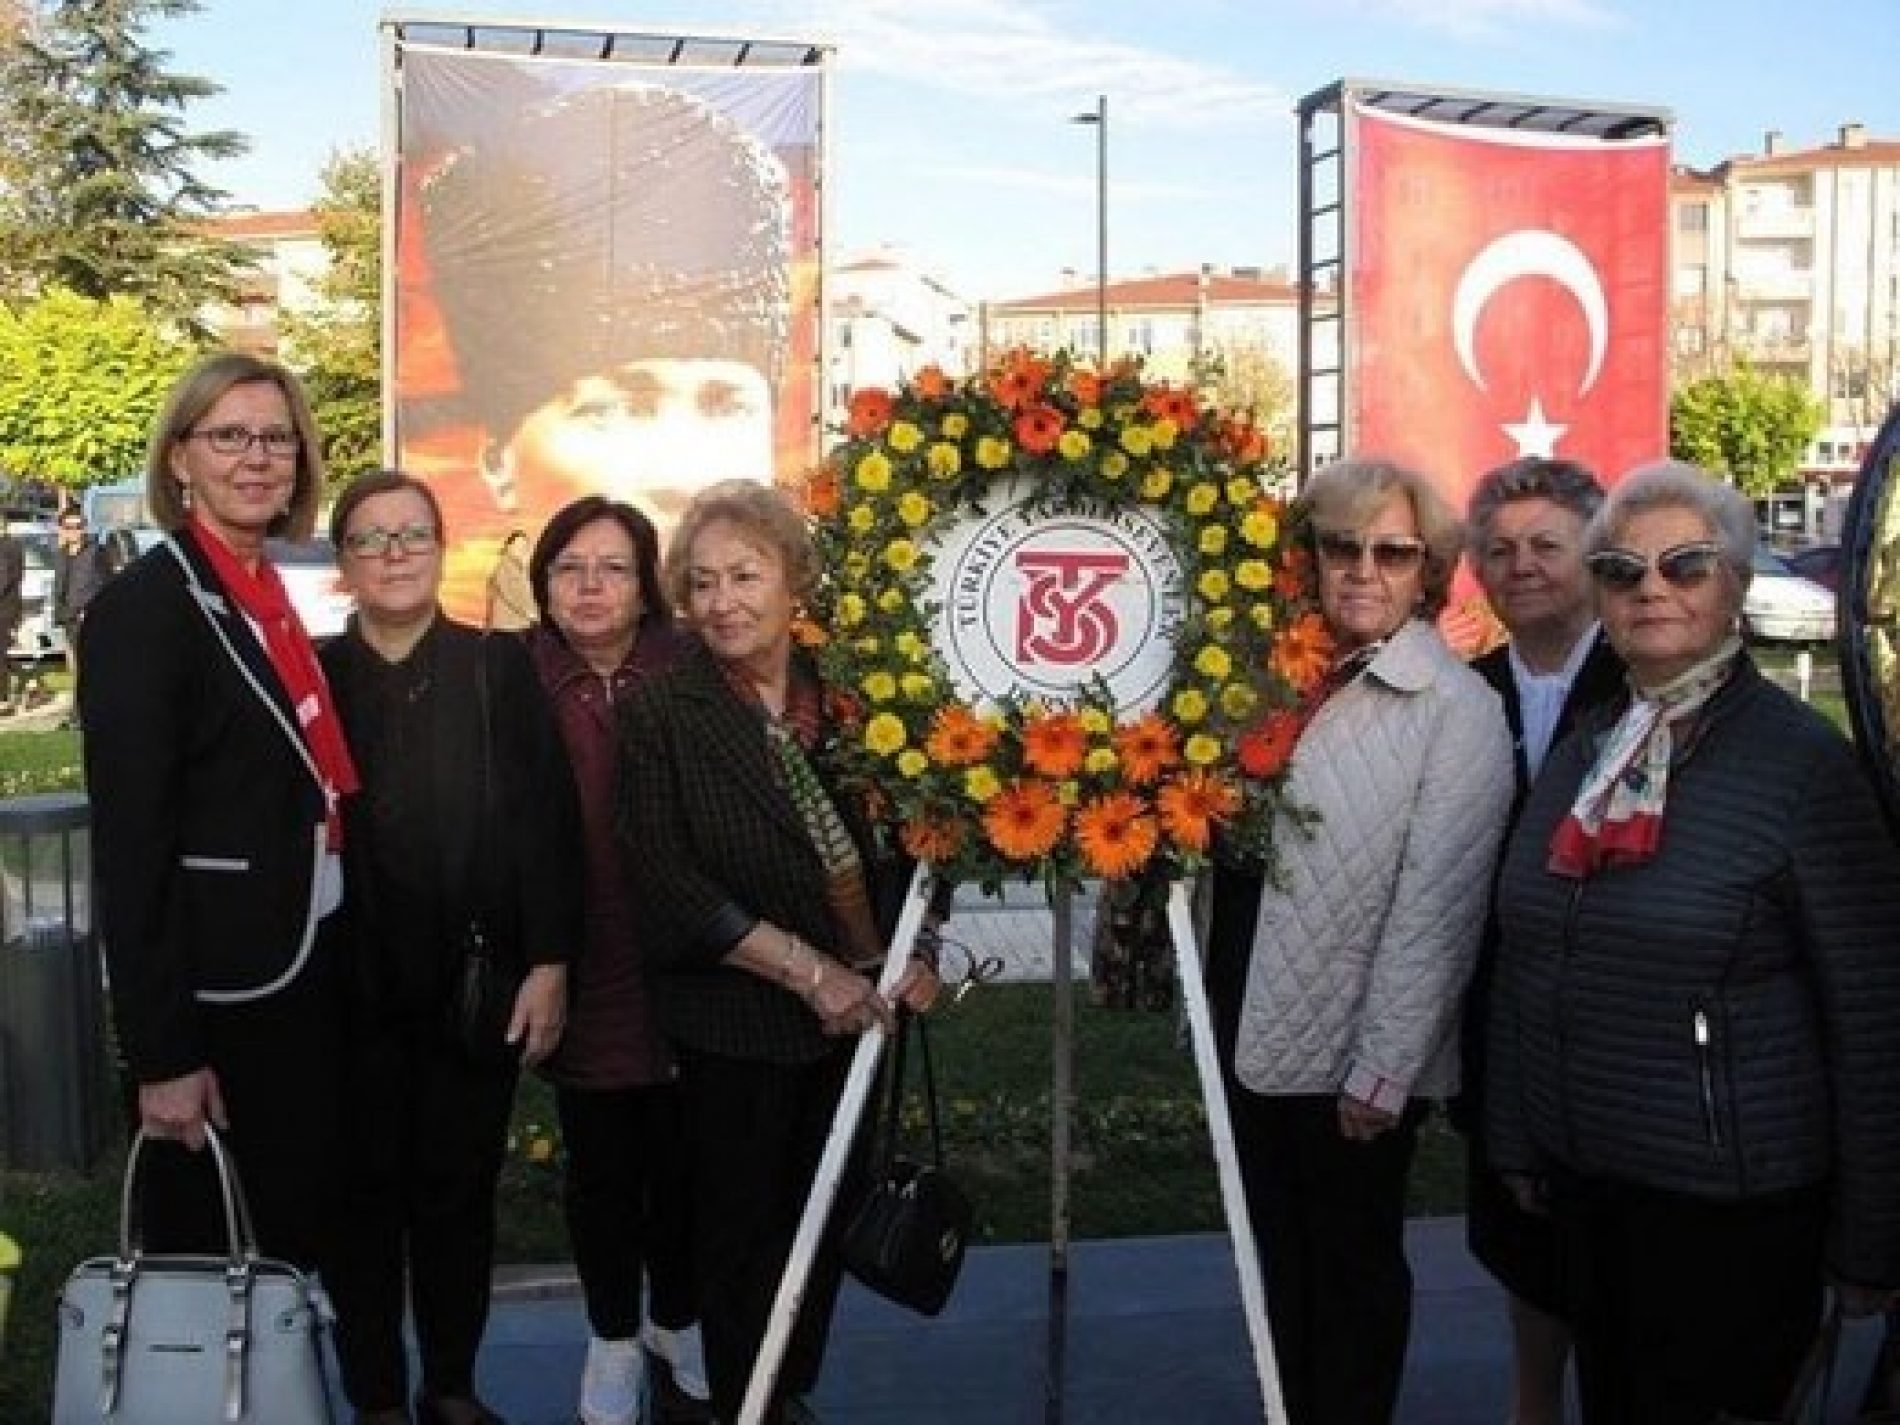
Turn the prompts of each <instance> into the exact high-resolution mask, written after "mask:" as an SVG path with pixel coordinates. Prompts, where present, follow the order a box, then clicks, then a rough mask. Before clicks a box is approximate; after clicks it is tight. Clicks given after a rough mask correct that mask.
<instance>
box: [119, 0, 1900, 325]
mask: <svg viewBox="0 0 1900 1425" xmlns="http://www.w3.org/2000/svg"><path fill="white" fill-rule="evenodd" d="M383 10H384V7H382V6H379V5H377V4H374V3H369V0H305V3H298V4H275V3H272V4H266V3H262V0H209V3H207V4H206V5H205V7H204V9H203V10H202V11H201V12H200V13H199V14H197V15H194V16H190V17H187V18H184V19H181V20H175V21H170V22H167V23H166V24H164V25H163V26H161V27H159V28H158V29H157V30H156V31H155V32H154V37H155V39H156V42H157V43H159V44H160V45H162V46H164V47H166V48H169V49H170V50H171V51H172V52H173V54H174V57H175V61H176V63H177V64H178V66H179V67H180V68H182V69H184V70H187V71H188V72H192V73H197V74H201V75H204V76H205V77H207V78H210V79H213V80H215V81H216V82H218V83H220V84H222V85H224V86H225V93H224V94H223V95H221V96H220V97H219V98H217V99H216V100H213V101H209V102H207V103H205V104H203V105H201V106H200V107H199V109H198V110H197V111H196V113H195V115H194V119H195V122H196V123H197V124H198V125H199V126H201V127H210V126H227V127H231V128H236V129H239V130H242V131H243V132H245V133H247V134H249V135H250V136H251V138H252V141H253V148H252V151H251V153H250V155H249V156H248V157H246V158H244V159H241V160H237V161H235V162H232V163H229V164H225V165H222V166H220V167H219V168H217V169H216V170H214V171H213V172H212V173H211V175H210V176H211V177H213V178H214V179H215V180H216V181H218V182H219V183H221V184H222V185H223V186H224V187H226V188H227V189H229V190H230V192H231V194H232V197H233V199H234V200H235V201H237V202H239V203H243V204H249V205H255V206H257V207H260V208H266V209H269V208H287V207H296V206H300V205H302V204H304V203H306V202H308V201H309V200H310V198H312V197H313V196H315V194H316V192H317V189H318V184H317V173H318V170H319V169H320V168H321V166H322V164H323V162H324V160H325V158H326V157H327V156H328V155H329V154H330V153H331V152H333V151H334V150H336V149H338V148H340V147H356V146H364V147H368V146H374V145H375V144H376V143H377V142H378V137H379V131H380V112H381V91H380V70H379V62H378V38H377V21H378V19H379V17H380V16H381V14H382V13H383ZM427 12H429V13H453V14H456V15H470V16H487V17H491V18H495V17H500V18H510V19H522V18H530V19H539V20H548V21H552V20H560V21H564V22H565V21H592V22H595V23H601V24H605V25H608V26H610V27H620V28H627V27H633V28H640V29H655V30H665V31H675V30H686V31H690V32H698V33H706V32H721V33H726V32H738V33H744V34H752V35H758V36H761V37H784V38H791V39H799V40H823V41H831V42H833V43H835V44H836V45H837V67H836V71H835V82H834V85H833V108H832V114H831V124H832V174H831V181H832V185H833V186H832V198H833V205H832V221H833V230H832V232H831V234H830V235H829V237H828V244H829V246H830V247H831V248H832V250H833V252H834V253H843V254H856V253H858V252H861V251H864V250H866V249H870V248H874V247H876V246H879V245H883V244H889V245H893V246H896V247H898V248H901V249H903V250H904V251H906V252H908V253H910V254H911V255H912V256H914V257H915V258H916V259H917V260H919V261H920V262H922V263H923V264H924V265H925V266H927V267H929V268H930V269H932V270H934V271H936V272H937V273H939V274H940V275H941V276H942V277H943V278H944V279H945V280H947V281H948V282H950V283H951V285H952V286H954V287H955V288H957V289H958V290H959V291H962V292H964V293H965V294H966V295H968V296H971V297H998V296H1015V295H1026V294H1029V293H1034V292H1038V291H1046V290H1050V289H1053V288H1055V287H1057V286H1059V285H1060V282H1061V272H1062V269H1064V268H1075V269H1077V270H1078V271H1080V272H1082V273H1085V274H1091V275H1092V274H1093V272H1094V267H1095V181H1096V180H1095V141H1094V131H1093V130H1092V129H1088V128H1081V127H1075V126H1072V125H1070V124H1068V123H1067V122H1065V121H1066V120H1067V119H1068V117H1069V116H1070V115H1072V114H1074V113H1077V112H1079V111H1082V110H1087V109H1092V108H1093V106H1094V103H1095V96H1096V95H1097V94H1098V93H1104V92H1105V93H1107V95H1108V96H1109V106H1110V131H1109V173H1110V182H1109V201H1110V258H1109V265H1110V269H1111V273H1112V274H1113V275H1114V276H1117V277H1120V276H1129V275H1135V274H1137V273H1140V272H1142V271H1143V270H1146V269H1151V268H1152V269H1159V270H1162V271H1171V270H1182V269H1189V268H1194V267H1198V266H1199V265H1200V264H1201V263H1202V262H1212V263H1215V264H1217V265H1220V266H1230V265H1236V264H1262V265H1268V266H1271V265H1273V264H1276V263H1290V262H1291V260H1292V258H1293V255H1294V243H1295V228H1294V221H1293V213H1294V202H1295V194H1296V188H1295V155H1296V137H1297V135H1296V124H1295V119H1294V115H1293V110H1294V106H1295V104H1296V102H1297V100H1298V99H1299V97H1300V96H1301V95H1303V94H1305V93H1307V92H1309V91H1311V90H1314V89H1318V88H1321V87H1323V86H1324V85H1326V84H1329V83H1331V82H1332V81H1334V80H1336V79H1339V78H1342V77H1346V76H1353V77H1375V78H1380V79H1397V80H1404V81H1409V82H1413V83H1418V84H1421V85H1426V86H1429V85H1433V84H1438V85H1448V86H1453V87H1458V88H1474V89H1495V90H1504V91H1509V92H1514V93H1526V94H1547V95H1556V96H1561V97H1568V98H1583V99H1590V100H1596V101H1600V102H1620V103H1627V104H1637V105H1655V106H1659V107H1664V108H1668V109H1671V110H1673V111H1674V113H1675V116H1676V136H1675V151H1676V156H1677V158H1678V160H1679V161H1684V162H1689V163H1694V164H1696V165H1698V166H1708V165H1710V164H1713V163H1715V162H1717V161H1719V160H1720V159H1722V158H1724V157H1727V156H1731V155H1734V154H1739V153H1747V152H1751V151H1759V147H1760V144H1761V141H1762V134H1763V132H1764V131H1765V130H1768V129H1779V130H1781V131H1783V132H1784V133H1785V134H1786V136H1787V138H1788V141H1789V143H1790V144H1791V145H1792V146H1795V147H1810V146H1817V145H1820V144H1822V143H1825V142H1828V141H1831V140H1832V139H1833V138H1834V136H1835V134H1836V131H1837V129H1838V127H1839V125H1840V124H1842V123H1843V122H1849V121H1858V122H1861V123H1864V124H1866V125H1867V126H1868V129H1869V131H1870V133H1871V134H1873V135H1874V136H1878V137H1886V138H1896V139H1900V83H1896V82H1895V77H1894V63H1895V57H1896V56H1897V55H1900V0H1809V3H1807V4H1805V5H1790V4H1788V3H1786V0H1147V3H1144V4H1131V3H1123V0H776V3H775V2H774V0H700V3H695V4H680V3H667V0H646V2H645V3H641V4H638V5H636V4H632V3H626V4H609V3H602V0H556V3H554V4H552V5H551V6H550V7H548V8H547V9H545V10H542V11H539V12H537V11H536V9H535V7H534V6H533V5H532V4H531V3H529V0H467V3H464V4H461V5H456V6H453V8H452V10H451V7H449V6H446V5H443V6H430V7H428V9H427ZM396 13H402V14H416V13H419V10H418V9H402V10H399V11H397V12H396Z"/></svg>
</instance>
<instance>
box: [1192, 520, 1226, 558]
mask: <svg viewBox="0 0 1900 1425" xmlns="http://www.w3.org/2000/svg"><path fill="white" fill-rule="evenodd" d="M1199 543H1200V546H1201V553H1203V554H1209V555H1212V554H1225V553H1226V552H1227V530H1226V527H1225V526H1223V525H1217V524H1211V525H1209V526H1208V527H1207V528H1206V529H1204V530H1202V531H1201V538H1200V541H1199Z"/></svg>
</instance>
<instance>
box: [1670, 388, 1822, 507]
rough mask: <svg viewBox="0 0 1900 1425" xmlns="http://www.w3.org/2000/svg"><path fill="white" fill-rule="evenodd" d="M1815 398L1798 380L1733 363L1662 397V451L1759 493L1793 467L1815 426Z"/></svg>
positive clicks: (1817, 423) (1791, 472)
mask: <svg viewBox="0 0 1900 1425" xmlns="http://www.w3.org/2000/svg"><path fill="white" fill-rule="evenodd" d="M1822 421H1823V412H1822V408H1821V403H1820V402H1819V401H1817V400H1816V399H1815V398H1814V396H1813V395H1812V394H1811V393H1810V392H1809V391H1808V388H1807V387H1806V386H1803V385H1801V384H1799V383H1798V382H1795V381H1789V380H1786V379H1783V378H1781V377H1775V376H1765V375H1763V374H1762V373H1761V372H1760V371H1757V370H1756V369H1755V368H1753V367H1751V366H1748V365H1746V364H1745V363H1742V362H1736V363H1734V364H1733V365H1731V366H1730V367H1729V368H1728V370H1726V371H1724V372H1722V373H1721V374H1720V375H1716V376H1705V377H1703V378H1701V379H1700V380H1696V381H1691V382H1689V383H1688V384H1687V385H1685V386H1683V387H1681V388H1680V389H1679V390H1677V392H1676V393H1675V395H1674V397H1672V398H1671V400H1670V403H1669V449H1670V453H1671V454H1673V455H1675V456H1676V457H1677V458H1678V459H1680V460H1689V461H1693V462H1694V463H1695V464H1697V465H1700V466H1702V467H1703V468H1704V469H1705V470H1713V471H1715V472H1716V473H1717V474H1721V475H1727V476H1728V477H1729V478H1730V479H1731V480H1733V481H1734V482H1735V485H1736V487H1737V488H1738V489H1740V490H1741V491H1742V493H1744V494H1747V495H1766V494H1770V493H1772V492H1773V491H1774V490H1775V489H1776V488H1777V487H1778V486H1779V485H1781V484H1782V483H1783V482H1784V481H1786V480H1788V479H1789V478H1790V477H1792V476H1793V475H1794V474H1795V472H1796V471H1797V470H1798V469H1799V468H1800V466H1801V457H1802V455H1803V454H1804V453H1805V452H1806V450H1807V448H1808V443H1809V442H1810V441H1812V440H1813V439H1814V437H1815V435H1816V434H1817V433H1818V432H1819V431H1820V429H1821V425H1822Z"/></svg>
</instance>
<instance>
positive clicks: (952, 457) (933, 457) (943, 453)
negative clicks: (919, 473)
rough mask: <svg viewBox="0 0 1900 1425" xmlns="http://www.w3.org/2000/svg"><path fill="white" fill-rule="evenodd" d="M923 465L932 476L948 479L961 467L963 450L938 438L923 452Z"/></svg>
mask: <svg viewBox="0 0 1900 1425" xmlns="http://www.w3.org/2000/svg"><path fill="white" fill-rule="evenodd" d="M924 467H925V468H926V469H928V470H929V471H930V473H931V475H932V476H933V477H934V478H936V479H938V480H948V479H949V478H950V477H951V476H952V475H955V474H956V473H957V472H958V471H959V470H961V469H962V468H963V452H962V451H960V450H958V449H957V448H956V447H955V446H954V445H951V444H949V443H948V442H946V441H941V440H940V441H938V442H937V443H936V444H935V445H933V446H931V447H930V449H929V450H927V451H925V452H924Z"/></svg>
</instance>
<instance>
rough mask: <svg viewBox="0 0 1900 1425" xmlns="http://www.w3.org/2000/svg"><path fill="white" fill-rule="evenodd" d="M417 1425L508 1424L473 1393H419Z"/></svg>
mask: <svg viewBox="0 0 1900 1425" xmlns="http://www.w3.org/2000/svg"><path fill="white" fill-rule="evenodd" d="M416 1425H508V1422H507V1421H506V1420H503V1419H502V1418H501V1417H500V1416H499V1415H497V1414H495V1412H494V1411H492V1410H490V1409H489V1408H488V1407H487V1406H486V1405H484V1404H482V1403H481V1401H479V1400H477V1399H476V1398H475V1397H474V1396H472V1395H418V1396H417V1397H416Z"/></svg>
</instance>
